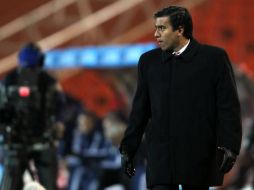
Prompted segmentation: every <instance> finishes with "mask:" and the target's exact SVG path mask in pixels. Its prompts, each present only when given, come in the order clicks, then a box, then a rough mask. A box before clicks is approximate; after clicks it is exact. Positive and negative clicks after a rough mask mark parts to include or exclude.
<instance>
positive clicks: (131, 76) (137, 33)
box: [0, 0, 254, 190]
mask: <svg viewBox="0 0 254 190" xmlns="http://www.w3.org/2000/svg"><path fill="white" fill-rule="evenodd" d="M169 5H180V6H184V7H186V8H188V9H189V10H190V12H191V14H192V17H193V23H194V38H196V39H197V40H199V41H200V42H202V43H209V44H212V45H216V46H220V47H223V48H225V49H226V50H227V52H228V54H229V56H230V58H231V61H232V64H233V66H234V71H235V74H236V79H237V85H238V91H239V96H240V100H241V104H242V119H243V127H244V139H243V147H242V154H241V156H240V159H239V160H238V163H237V164H236V166H235V167H234V169H233V170H232V171H231V172H230V173H229V174H228V175H227V176H226V180H225V187H224V188H225V189H226V188H230V186H234V185H235V184H236V183H243V184H244V185H243V186H244V187H245V188H251V186H252V184H254V181H253V179H252V176H253V171H252V168H253V163H254V162H253V159H254V157H253V153H252V150H251V148H250V149H248V150H247V148H245V146H248V145H249V144H250V143H251V142H252V138H253V139H254V137H252V135H253V134H252V128H253V127H252V126H253V118H254V104H253V103H254V102H253V97H254V86H253V80H254V35H253V33H254V24H253V19H252V18H253V17H252V16H254V12H253V8H254V1H253V0H25V1H20V0H8V1H2V2H1V6H0V12H1V17H0V79H3V77H4V76H5V75H6V74H7V73H8V72H9V71H11V70H12V69H14V68H15V67H16V66H17V52H18V51H19V49H20V48H21V47H22V46H23V45H24V44H25V43H27V42H31V41H33V42H37V43H38V44H39V46H40V47H41V48H42V49H43V51H45V52H46V59H45V69H46V70H47V71H48V72H50V73H51V74H52V75H53V76H54V77H55V78H56V79H57V80H58V81H59V82H60V84H61V86H62V89H63V92H64V93H65V94H66V97H67V100H68V101H67V103H66V105H65V107H64V109H65V112H66V113H62V114H63V117H64V119H63V123H64V126H65V135H64V137H63V138H62V139H61V140H60V143H59V147H60V148H59V149H60V150H59V152H60V153H59V177H58V186H59V188H62V189H67V186H68V184H67V183H68V181H69V179H70V176H71V175H70V173H71V172H70V162H69V161H68V159H69V156H70V155H71V151H70V150H68V151H67V150H66V144H68V143H69V144H71V142H68V143H66V142H67V141H68V139H69V137H68V135H67V134H66V133H68V132H69V131H71V130H72V128H75V127H76V126H77V125H78V124H77V123H78V122H81V121H80V118H79V116H80V115H82V114H84V113H83V111H80V110H89V113H90V112H92V113H93V114H95V116H96V119H98V120H100V121H101V125H102V126H103V128H104V131H105V134H103V135H105V136H106V138H108V139H110V141H111V142H113V146H114V147H115V148H117V146H118V143H119V141H120V140H119V139H121V136H122V134H123V131H124V128H125V127H126V118H127V117H128V114H129V111H130V107H131V101H132V98H133V95H134V92H135V88H136V77H137V75H136V64H137V61H138V58H139V56H140V55H141V54H142V53H143V52H145V51H147V50H149V49H152V48H154V47H156V43H155V40H154V37H153V33H154V23H153V13H154V12H155V11H156V10H158V9H160V8H162V7H164V6H169ZM77 121H78V122H77ZM66 131H67V132H66ZM69 141H70V140H69ZM63 147H64V148H63ZM140 152H141V153H140V160H139V161H137V162H138V163H140V175H139V178H138V179H137V180H136V181H135V180H133V181H135V184H130V183H132V182H130V181H129V180H128V179H125V178H124V177H123V178H124V179H122V178H121V179H109V180H108V179H106V178H105V174H104V176H103V175H100V178H92V177H91V175H89V177H87V176H86V175H81V178H85V179H89V180H90V178H91V180H90V181H89V180H87V181H88V182H87V184H90V183H91V181H92V182H93V179H96V180H97V181H99V182H101V181H104V182H103V183H104V187H105V188H106V187H109V186H111V189H113V188H118V189H121V188H122V189H123V188H125V189H130V190H135V189H139V190H141V189H145V182H144V168H143V166H144V165H145V161H144V157H145V153H143V152H142V151H140ZM246 152H247V153H246ZM116 154H117V153H112V155H114V156H115V157H116V158H117V157H118V156H119V155H118V156H117V155H116ZM112 155H111V156H112ZM116 160H117V159H116ZM97 161H98V160H97ZM103 161H105V160H99V161H98V165H101V168H103V171H104V173H105V172H106V174H108V173H107V172H112V171H113V172H115V171H116V168H118V169H119V159H118V161H116V162H115V165H114V166H112V165H110V167H109V165H107V164H106V165H107V166H105V165H103V163H102V162H103ZM68 164H69V165H68ZM104 164H105V163H104ZM112 168H113V169H112ZM242 168H243V169H242ZM101 170H102V169H101ZM101 170H100V172H101ZM95 173H98V168H96V172H95ZM101 173H102V172H101ZM101 173H100V174H101ZM112 175H113V176H114V175H120V174H119V173H113V174H112ZM101 176H103V177H101ZM239 176H241V177H242V178H244V179H239ZM107 177H108V176H107ZM96 180H95V181H96ZM110 180H112V181H116V182H115V183H113V182H112V184H109V185H105V184H106V182H105V181H110ZM239 181H241V182H239ZM73 183H74V182H73ZM75 183H76V184H78V183H79V182H75ZM133 183H134V182H133ZM114 184H118V185H119V186H114V187H113V186H112V185H114ZM126 184H127V185H126ZM86 187H87V186H86ZM68 188H69V187H68ZM72 188H73V190H74V189H75V187H72ZM69 189H71V188H69ZM76 189H77V190H78V188H77V187H76ZM87 189H89V188H87ZM91 189H92V187H91ZM94 189H96V188H94Z"/></svg>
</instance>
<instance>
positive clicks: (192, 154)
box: [120, 6, 242, 190]
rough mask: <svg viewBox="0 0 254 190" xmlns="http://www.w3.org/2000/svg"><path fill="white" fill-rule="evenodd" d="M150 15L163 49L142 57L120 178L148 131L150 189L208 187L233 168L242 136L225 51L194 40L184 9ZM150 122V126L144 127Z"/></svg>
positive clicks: (130, 167)
mask: <svg viewBox="0 0 254 190" xmlns="http://www.w3.org/2000/svg"><path fill="white" fill-rule="evenodd" d="M154 17H155V34H154V36H155V38H156V40H157V41H158V44H159V46H160V48H157V49H154V50H151V51H149V52H146V53H144V54H143V55H141V57H140V60H139V63H138V82H137V90H136V94H135V97H134V100H133V106H132V111H131V113H130V118H129V126H128V127H127V129H126V131H125V135H124V137H123V139H122V142H121V145H120V152H121V154H122V166H123V169H124V171H125V173H126V174H127V175H128V176H129V177H132V176H133V175H134V174H135V168H134V165H133V158H134V156H135V153H136V150H137V148H138V146H139V144H140V142H141V139H142V136H143V133H144V132H145V135H146V141H147V168H146V174H147V176H146V177H147V186H148V188H150V189H152V190H176V189H178V187H179V185H180V184H181V185H182V188H183V190H208V189H209V186H218V185H221V184H222V182H223V176H224V174H225V173H227V172H228V171H229V170H230V169H231V168H232V167H233V165H234V163H235V161H236V157H237V155H238V154H239V149H240V145H241V137H242V127H241V116H240V104H239V99H238V95H237V89H236V84H235V79H234V74H233V70H232V67H231V64H230V60H229V58H228V55H227V53H226V52H225V50H223V49H221V48H218V47H214V46H210V45H204V44H200V43H199V42H198V41H197V40H195V39H194V38H193V36H192V30H193V26H192V18H191V16H190V14H189V12H188V10H187V9H186V8H183V7H177V6H170V7H166V8H163V9H162V10H159V11H158V12H157V13H155V15H154ZM149 120H150V124H149V125H147V123H148V121H149Z"/></svg>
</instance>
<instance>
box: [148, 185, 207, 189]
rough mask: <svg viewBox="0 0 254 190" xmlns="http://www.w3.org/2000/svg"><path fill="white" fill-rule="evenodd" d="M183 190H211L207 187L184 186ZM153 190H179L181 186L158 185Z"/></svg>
mask: <svg viewBox="0 0 254 190" xmlns="http://www.w3.org/2000/svg"><path fill="white" fill-rule="evenodd" d="M182 189H183V190H209V187H207V186H204V187H203V186H189V185H182ZM151 190H179V185H156V186H154V187H152V189H151Z"/></svg>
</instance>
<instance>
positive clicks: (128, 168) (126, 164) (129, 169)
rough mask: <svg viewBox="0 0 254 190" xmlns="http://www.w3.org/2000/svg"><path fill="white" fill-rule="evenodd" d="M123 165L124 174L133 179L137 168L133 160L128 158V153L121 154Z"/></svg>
mask: <svg viewBox="0 0 254 190" xmlns="http://www.w3.org/2000/svg"><path fill="white" fill-rule="evenodd" d="M121 163H122V168H123V170H124V173H125V174H126V175H127V176H128V177H129V178H131V177H133V176H134V175H135V171H136V170H135V168H134V164H133V160H132V159H131V158H130V157H129V156H128V154H127V153H126V152H122V153H121Z"/></svg>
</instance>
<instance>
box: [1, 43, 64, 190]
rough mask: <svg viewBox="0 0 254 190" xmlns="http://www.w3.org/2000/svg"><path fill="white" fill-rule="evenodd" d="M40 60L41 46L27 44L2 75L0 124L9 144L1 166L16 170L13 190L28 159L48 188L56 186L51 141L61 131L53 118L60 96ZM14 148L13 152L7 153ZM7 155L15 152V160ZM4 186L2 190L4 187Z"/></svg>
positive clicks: (20, 187) (52, 141) (50, 189)
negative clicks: (5, 73)
mask: <svg viewBox="0 0 254 190" xmlns="http://www.w3.org/2000/svg"><path fill="white" fill-rule="evenodd" d="M43 62H44V54H43V53H42V51H41V50H40V48H39V47H38V46H37V45H36V44H35V43H28V44H26V45H25V46H24V47H23V48H21V50H20V52H19V54H18V67H17V68H16V69H15V70H14V71H12V72H11V73H9V74H8V75H7V76H6V77H5V78H4V81H3V87H4V90H3V89H2V90H1V91H2V93H1V94H2V96H3V97H1V99H2V106H0V108H1V113H2V114H1V116H0V117H1V120H0V122H1V126H4V127H1V128H2V131H4V140H3V144H4V146H6V147H8V148H6V152H7V153H6V154H5V157H6V156H7V158H6V159H5V162H4V165H5V168H7V169H8V168H9V170H11V171H9V173H12V174H13V172H14V173H15V178H16V179H15V180H12V181H13V183H14V181H15V185H13V184H12V186H15V187H13V189H15V190H19V189H22V186H23V181H22V176H23V173H24V171H25V170H26V169H28V170H29V161H30V160H31V159H32V160H33V162H34V165H35V167H36V171H37V177H38V178H39V182H40V183H41V184H42V185H43V186H44V187H45V188H46V189H47V190H56V189H57V187H56V177H57V160H56V159H57V158H56V147H55V146H56V145H55V143H54V142H55V138H56V137H55V136H56V134H58V135H59V129H60V130H62V126H61V124H59V122H57V121H56V113H57V103H59V99H61V98H62V97H61V93H60V87H59V84H58V83H57V81H56V80H55V79H54V78H53V77H51V76H50V75H49V74H47V73H46V72H45V71H44V70H43V69H42V67H43ZM4 100H5V101H4ZM60 101H62V100H60ZM13 150H14V151H16V152H15V154H10V152H11V151H13ZM8 152H9V153H8ZM10 155H12V156H13V155H15V156H16V157H15V159H16V161H17V162H15V161H13V162H11V161H10V160H11V159H10V158H8V156H10ZM8 159H9V162H8ZM15 159H14V160H15ZM6 161H7V162H8V163H7V162H6ZM6 163H7V164H6ZM7 169H6V170H7ZM9 176H11V177H12V178H14V176H13V175H10V174H9ZM4 180H5V178H3V182H2V186H4V185H5V186H7V185H8V184H3V183H4V182H5V181H6V180H5V181H4ZM2 186H1V187H2ZM5 186H4V187H3V189H7V187H5ZM1 189H2V188H1ZM11 189H12V188H11Z"/></svg>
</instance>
